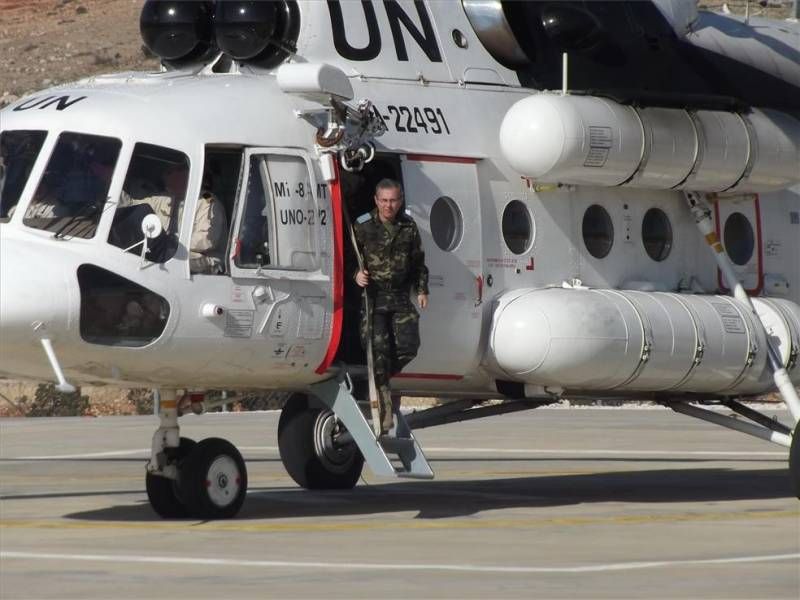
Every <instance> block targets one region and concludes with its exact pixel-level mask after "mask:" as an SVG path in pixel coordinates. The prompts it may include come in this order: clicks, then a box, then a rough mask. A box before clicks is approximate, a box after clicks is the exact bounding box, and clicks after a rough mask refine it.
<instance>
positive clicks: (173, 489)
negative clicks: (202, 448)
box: [145, 438, 197, 519]
mask: <svg viewBox="0 0 800 600" xmlns="http://www.w3.org/2000/svg"><path fill="white" fill-rule="evenodd" d="M195 446H197V442H195V441H194V440H190V439H189V438H181V441H180V445H179V446H178V447H177V448H167V449H166V450H165V454H166V455H167V458H168V460H169V464H172V465H175V467H176V468H177V469H178V473H180V472H181V468H182V467H183V462H184V460H185V459H186V457H187V456H188V455H189V454H190V453H191V452H192V450H194V448H195ZM145 487H146V488H147V499H148V500H149V501H150V506H152V507H153V510H154V511H156V514H158V516H160V517H163V518H165V519H182V518H186V517H188V516H189V511H188V509H187V508H186V504H185V503H184V502H183V499H182V496H181V493H180V489H179V483H178V480H177V479H167V478H166V477H162V476H161V475H155V474H154V473H149V472H148V473H147V476H146V478H145Z"/></svg>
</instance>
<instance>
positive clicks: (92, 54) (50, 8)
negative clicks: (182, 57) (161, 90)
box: [0, 0, 158, 107]
mask: <svg viewBox="0 0 800 600" xmlns="http://www.w3.org/2000/svg"><path fill="white" fill-rule="evenodd" d="M141 6H142V1H141V0H0V107H2V106H5V105H6V104H10V103H11V102H13V101H15V100H16V99H17V98H19V97H21V96H23V95H25V94H27V93H30V92H34V91H36V90H38V89H41V88H44V87H48V86H51V85H57V84H59V83H66V82H69V81H74V80H76V79H80V78H82V77H86V76H89V75H95V74H98V73H109V72H114V71H126V70H147V69H156V68H158V60H157V59H153V58H149V57H148V56H147V55H146V54H145V53H144V52H143V51H142V43H141V38H140V37H139V11H140V10H141Z"/></svg>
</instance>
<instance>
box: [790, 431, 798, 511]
mask: <svg viewBox="0 0 800 600" xmlns="http://www.w3.org/2000/svg"><path fill="white" fill-rule="evenodd" d="M789 475H790V476H791V478H792V483H793V484H794V494H795V496H797V498H798V499H800V423H798V424H797V425H796V426H795V428H794V434H793V435H792V445H791V447H790V448H789Z"/></svg>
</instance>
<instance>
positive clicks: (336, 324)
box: [315, 160, 344, 375]
mask: <svg viewBox="0 0 800 600" xmlns="http://www.w3.org/2000/svg"><path fill="white" fill-rule="evenodd" d="M333 166H334V174H335V179H334V180H333V181H331V182H330V185H329V187H330V197H331V212H332V213H333V224H332V226H333V324H332V325H331V337H330V340H329V341H328V350H327V351H326V352H325V358H323V359H322V362H321V363H320V365H319V366H318V367H317V368H316V371H315V372H316V373H318V374H320V375H321V374H323V373H324V372H325V371H327V370H328V367H330V366H331V363H332V362H333V358H334V357H335V356H336V351H337V350H338V349H339V342H340V340H341V339H342V320H343V319H344V314H343V306H344V243H343V242H344V240H343V236H344V231H343V230H344V223H343V218H342V201H343V200H342V186H341V183H340V181H339V165H338V163H337V162H336V161H335V160H334V163H333Z"/></svg>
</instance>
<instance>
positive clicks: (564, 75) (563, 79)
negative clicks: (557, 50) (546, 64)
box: [561, 52, 569, 96]
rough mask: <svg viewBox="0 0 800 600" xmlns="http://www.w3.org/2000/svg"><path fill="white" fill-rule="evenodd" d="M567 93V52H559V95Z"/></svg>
mask: <svg viewBox="0 0 800 600" xmlns="http://www.w3.org/2000/svg"><path fill="white" fill-rule="evenodd" d="M568 93H569V54H567V53H566V52H564V53H562V54H561V95H562V96H566V95H567V94H568Z"/></svg>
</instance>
